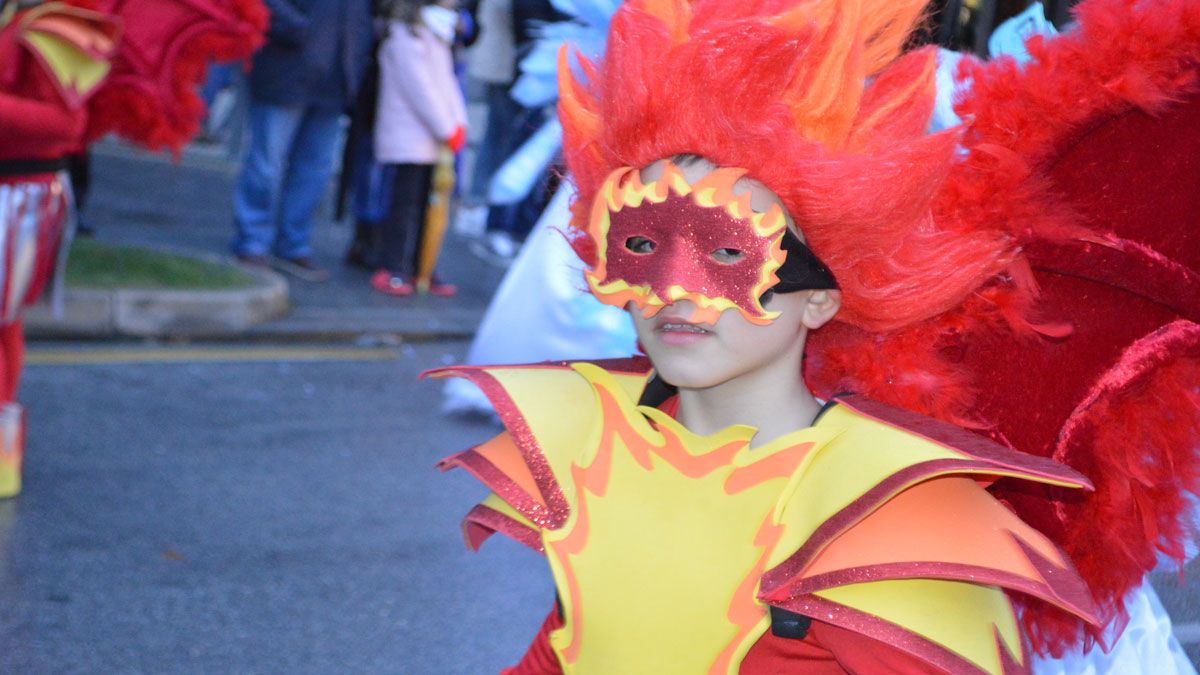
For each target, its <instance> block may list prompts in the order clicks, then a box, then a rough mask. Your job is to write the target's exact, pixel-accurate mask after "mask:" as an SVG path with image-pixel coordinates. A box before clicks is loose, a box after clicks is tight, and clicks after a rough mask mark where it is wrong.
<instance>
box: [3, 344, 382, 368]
mask: <svg viewBox="0 0 1200 675" xmlns="http://www.w3.org/2000/svg"><path fill="white" fill-rule="evenodd" d="M395 358H397V353H396V349H395V348H393V347H277V346H275V347H268V346H263V347H98V348H87V347H85V348H81V349H65V348H60V347H39V348H33V349H29V350H28V351H26V352H25V365H27V366H74V365H105V364H113V363H221V362H229V363H236V362H253V361H260V362H261V361H390V360H393V359H395Z"/></svg>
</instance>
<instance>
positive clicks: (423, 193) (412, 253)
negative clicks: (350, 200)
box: [380, 164, 434, 278]
mask: <svg viewBox="0 0 1200 675" xmlns="http://www.w3.org/2000/svg"><path fill="white" fill-rule="evenodd" d="M433 167H434V165H433V164H388V165H387V167H386V168H387V172H388V173H390V174H391V178H392V203H391V206H390V207H389V208H388V212H387V216H385V217H384V219H383V222H382V226H383V251H382V253H383V255H382V256H381V257H382V259H381V261H380V262H381V263H382V264H383V267H384V269H386V270H387V271H389V272H391V273H392V274H395V275H398V276H402V277H406V278H412V277H413V276H415V275H416V273H417V259H418V257H419V256H420V255H421V240H422V238H423V236H424V233H425V209H426V207H428V205H429V191H430V190H431V189H432V188H433Z"/></svg>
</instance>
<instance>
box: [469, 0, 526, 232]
mask: <svg viewBox="0 0 1200 675" xmlns="http://www.w3.org/2000/svg"><path fill="white" fill-rule="evenodd" d="M476 16H477V19H478V24H479V39H478V40H476V41H475V44H474V45H473V46H472V47H471V50H470V51H469V52H467V75H468V77H470V78H471V79H472V80H474V81H476V82H478V83H479V84H480V85H481V87H482V89H483V100H484V104H485V105H486V106H487V123H486V126H485V129H484V136H483V139H482V140H481V142H479V143H478V144H477V147H476V152H475V161H474V167H473V169H472V171H471V178H470V180H469V181H467V182H466V190H465V191H464V192H463V195H462V205H461V207H460V209H459V211H458V221H457V224H456V229H457V230H458V231H459V232H460V233H463V234H469V235H479V234H481V233H482V232H483V229H484V225H485V224H486V221H487V189H488V182H489V181H491V179H492V174H494V173H495V172H496V169H497V168H498V167H499V166H500V164H501V163H503V162H504V159H505V158H506V157H507V156H508V155H509V153H511V152H512V151H513V149H515V148H516V145H515V144H514V143H513V140H512V135H513V134H512V132H513V129H512V121H513V119H514V118H515V117H516V116H517V113H518V112H519V111H520V110H521V106H520V105H519V104H518V103H517V102H516V101H514V100H513V99H512V98H511V97H510V96H509V89H511V88H512V86H513V82H514V81H515V80H516V75H517V57H516V44H515V43H514V41H513V16H512V0H481V1H480V2H479V6H478V10H477V14H476Z"/></svg>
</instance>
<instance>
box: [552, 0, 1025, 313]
mask: <svg viewBox="0 0 1200 675" xmlns="http://www.w3.org/2000/svg"><path fill="white" fill-rule="evenodd" d="M925 4H926V3H925V2H924V0H853V1H847V0H811V1H809V2H800V3H797V2H795V1H794V0H787V1H784V0H697V1H696V2H691V3H689V2H686V1H685V0H640V1H639V0H633V1H631V2H627V3H626V4H625V5H623V6H622V7H621V8H620V9H618V10H617V13H616V14H615V15H614V16H613V20H612V28H611V32H610V38H609V45H608V49H607V52H606V54H605V58H604V62H603V63H602V64H601V65H599V66H596V65H594V64H591V63H588V62H587V61H586V60H584V59H582V58H580V61H581V65H580V70H581V71H582V73H583V74H584V80H585V81H584V82H580V81H579V80H577V79H576V78H575V77H574V76H573V75H572V74H571V72H570V69H569V68H567V67H566V65H565V64H566V60H567V55H566V54H565V53H564V54H563V55H562V56H561V60H562V64H560V69H559V72H560V87H559V90H560V100H559V114H560V117H561V119H562V122H563V128H564V152H565V155H566V159H567V164H568V167H569V168H570V170H571V174H572V176H573V177H574V179H575V181H576V184H577V187H578V188H579V201H578V204H584V205H586V204H588V203H590V201H591V199H592V197H593V196H594V195H595V193H596V190H597V189H598V188H599V186H600V184H601V182H602V181H603V180H604V178H605V177H606V176H607V175H608V173H609V172H610V171H612V170H613V169H615V168H618V167H622V166H633V167H642V166H646V165H648V164H650V163H652V162H654V161H655V160H658V159H663V158H667V157H671V156H673V155H678V154H694V155H700V156H703V157H706V158H707V159H709V160H711V161H713V162H715V163H716V164H718V165H721V166H730V167H740V168H744V169H747V170H748V172H749V174H748V175H749V177H751V178H754V179H757V180H759V181H760V182H762V183H763V184H765V185H766V186H767V187H768V188H770V189H771V190H772V191H773V192H775V193H776V194H778V195H779V196H780V197H781V198H782V200H783V202H784V204H785V205H786V206H787V208H788V210H789V212H790V213H791V215H792V217H793V218H794V219H795V221H796V223H797V225H798V226H799V229H800V231H801V232H802V233H803V235H804V236H805V238H806V239H807V241H808V243H809V245H810V247H811V248H812V249H813V251H814V252H815V253H816V254H817V256H818V257H820V258H821V259H822V260H823V261H824V262H825V263H826V264H827V265H829V267H830V269H832V270H833V273H834V275H835V276H836V277H837V279H838V283H839V284H840V285H841V287H842V290H843V292H844V301H843V310H842V312H841V314H840V317H839V318H840V320H842V321H845V322H848V323H850V324H853V325H856V326H859V327H862V328H865V329H868V330H873V331H877V330H890V329H894V328H898V327H901V326H905V325H909V324H912V323H914V322H916V321H919V320H921V319H925V318H928V317H930V316H934V315H936V314H939V313H941V312H944V311H946V310H948V309H950V308H952V307H954V306H956V305H957V304H959V303H960V302H961V301H962V298H963V297H964V296H965V295H966V294H967V293H969V292H970V291H971V290H973V289H975V288H976V287H978V286H979V285H980V284H981V283H983V282H984V281H985V280H986V279H988V278H989V277H992V276H993V275H995V274H996V273H997V272H999V271H1000V270H1002V269H1003V268H1004V267H1005V266H1007V265H1008V264H1009V263H1010V262H1011V260H1012V258H1013V249H1012V242H1011V240H1010V238H1009V237H1008V236H1007V235H1006V234H1005V233H1004V232H1003V231H1001V230H984V229H978V228H976V229H974V230H971V231H967V230H966V229H965V228H963V227H961V226H959V225H958V224H957V223H955V222H953V221H948V220H942V221H938V220H935V219H934V218H933V212H932V208H931V206H932V202H933V198H934V196H935V194H936V193H937V190H938V189H939V187H940V185H941V183H942V181H943V179H944V178H945V176H946V173H947V171H948V170H949V168H950V166H951V164H952V162H953V161H954V152H955V144H956V134H954V133H953V132H950V133H943V134H936V135H932V136H930V135H926V133H925V128H926V124H927V123H928V120H929V115H930V111H931V110H932V106H933V94H934V85H933V73H934V69H935V66H936V53H935V51H934V50H932V49H923V50H918V51H915V52H913V53H910V54H907V55H904V56H901V55H900V54H901V49H902V47H903V46H904V43H905V41H906V40H907V38H908V36H909V33H910V32H911V30H912V28H913V26H914V24H915V23H916V22H917V21H918V19H919V18H920V16H921V11H922V8H923V7H924V6H925ZM868 81H869V82H870V84H869V85H867V86H864V83H866V82H868ZM582 218H583V216H582V212H580V213H577V225H579V226H583V225H584V223H583V221H582ZM582 253H583V255H584V257H585V261H586V262H591V261H590V260H587V259H586V258H587V253H586V252H582Z"/></svg>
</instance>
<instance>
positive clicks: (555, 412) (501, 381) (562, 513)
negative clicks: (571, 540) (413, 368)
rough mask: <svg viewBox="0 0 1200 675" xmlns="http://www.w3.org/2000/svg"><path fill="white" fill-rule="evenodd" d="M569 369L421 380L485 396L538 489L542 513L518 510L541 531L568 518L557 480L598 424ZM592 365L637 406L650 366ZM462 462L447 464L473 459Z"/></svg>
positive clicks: (586, 390)
mask: <svg viewBox="0 0 1200 675" xmlns="http://www.w3.org/2000/svg"><path fill="white" fill-rule="evenodd" d="M573 365H574V364H570V363H563V362H552V363H542V364H531V365H518V366H481V367H475V366H461V367H450V368H440V369H437V370H432V371H429V372H427V373H425V374H424V375H425V376H428V377H432V378H435V379H441V378H445V377H463V378H466V379H467V380H470V381H471V382H472V383H474V384H475V385H477V386H478V387H479V388H480V389H482V390H483V392H484V394H485V395H487V397H488V400H489V401H491V403H492V406H493V407H494V408H495V409H496V413H497V414H498V415H499V416H500V420H501V422H503V423H504V426H505V428H506V429H507V430H508V436H509V438H510V439H511V443H512V446H513V447H514V448H515V449H516V450H517V451H518V452H519V454H520V456H521V459H522V460H523V463H524V465H525V466H526V467H527V468H528V471H529V472H530V474H531V475H532V479H533V482H534V484H535V485H536V487H537V491H536V494H534V495H533V496H534V497H536V498H537V501H538V502H540V505H541V508H540V509H537V510H536V511H535V512H529V511H528V510H527V509H522V512H523V513H524V515H525V516H526V517H527V518H529V519H530V520H533V521H534V522H536V523H537V524H538V525H539V526H540V527H544V528H549V529H554V528H557V527H560V526H561V525H562V524H563V523H564V522H566V518H567V501H566V498H565V496H564V495H563V490H562V486H561V485H560V483H559V480H558V478H557V477H559V476H563V475H568V472H569V471H570V466H571V463H572V462H573V461H575V460H576V459H578V458H579V455H580V454H581V453H582V452H583V449H584V440H585V439H586V437H587V435H588V434H589V432H590V430H591V429H593V428H595V427H597V426H598V425H599V424H600V423H601V422H600V417H599V416H600V414H601V411H600V408H599V406H597V404H596V396H595V394H594V393H593V390H592V385H591V384H590V383H589V382H588V380H587V379H586V378H584V377H583V376H581V375H580V374H579V373H578V372H576V370H575V369H574V368H573V367H572V366H573ZM594 365H595V366H596V367H598V368H601V369H603V370H605V371H606V372H608V373H609V375H611V377H612V379H613V381H614V382H616V383H617V385H618V386H619V387H620V388H621V389H623V390H624V391H625V392H626V394H627V395H628V396H630V397H631V398H633V399H635V400H636V399H637V397H638V396H639V395H640V394H641V391H642V389H644V388H645V386H646V381H647V380H648V379H649V377H650V367H649V362H648V361H646V360H645V359H620V360H610V361H597V362H595V363H594ZM468 452H471V451H468ZM464 454H466V453H464ZM460 459H463V457H462V455H459V456H456V457H455V458H451V460H450V461H451V462H452V463H453V464H456V465H465V461H470V460H472V459H474V458H467V459H466V460H464V461H455V460H460ZM473 473H476V474H477V475H478V473H477V472H475V471H473ZM485 482H486V481H485ZM493 489H495V488H494V487H493ZM503 496H504V497H505V498H506V499H507V497H508V495H507V494H505V495H503ZM513 506H519V505H518V504H513Z"/></svg>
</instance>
